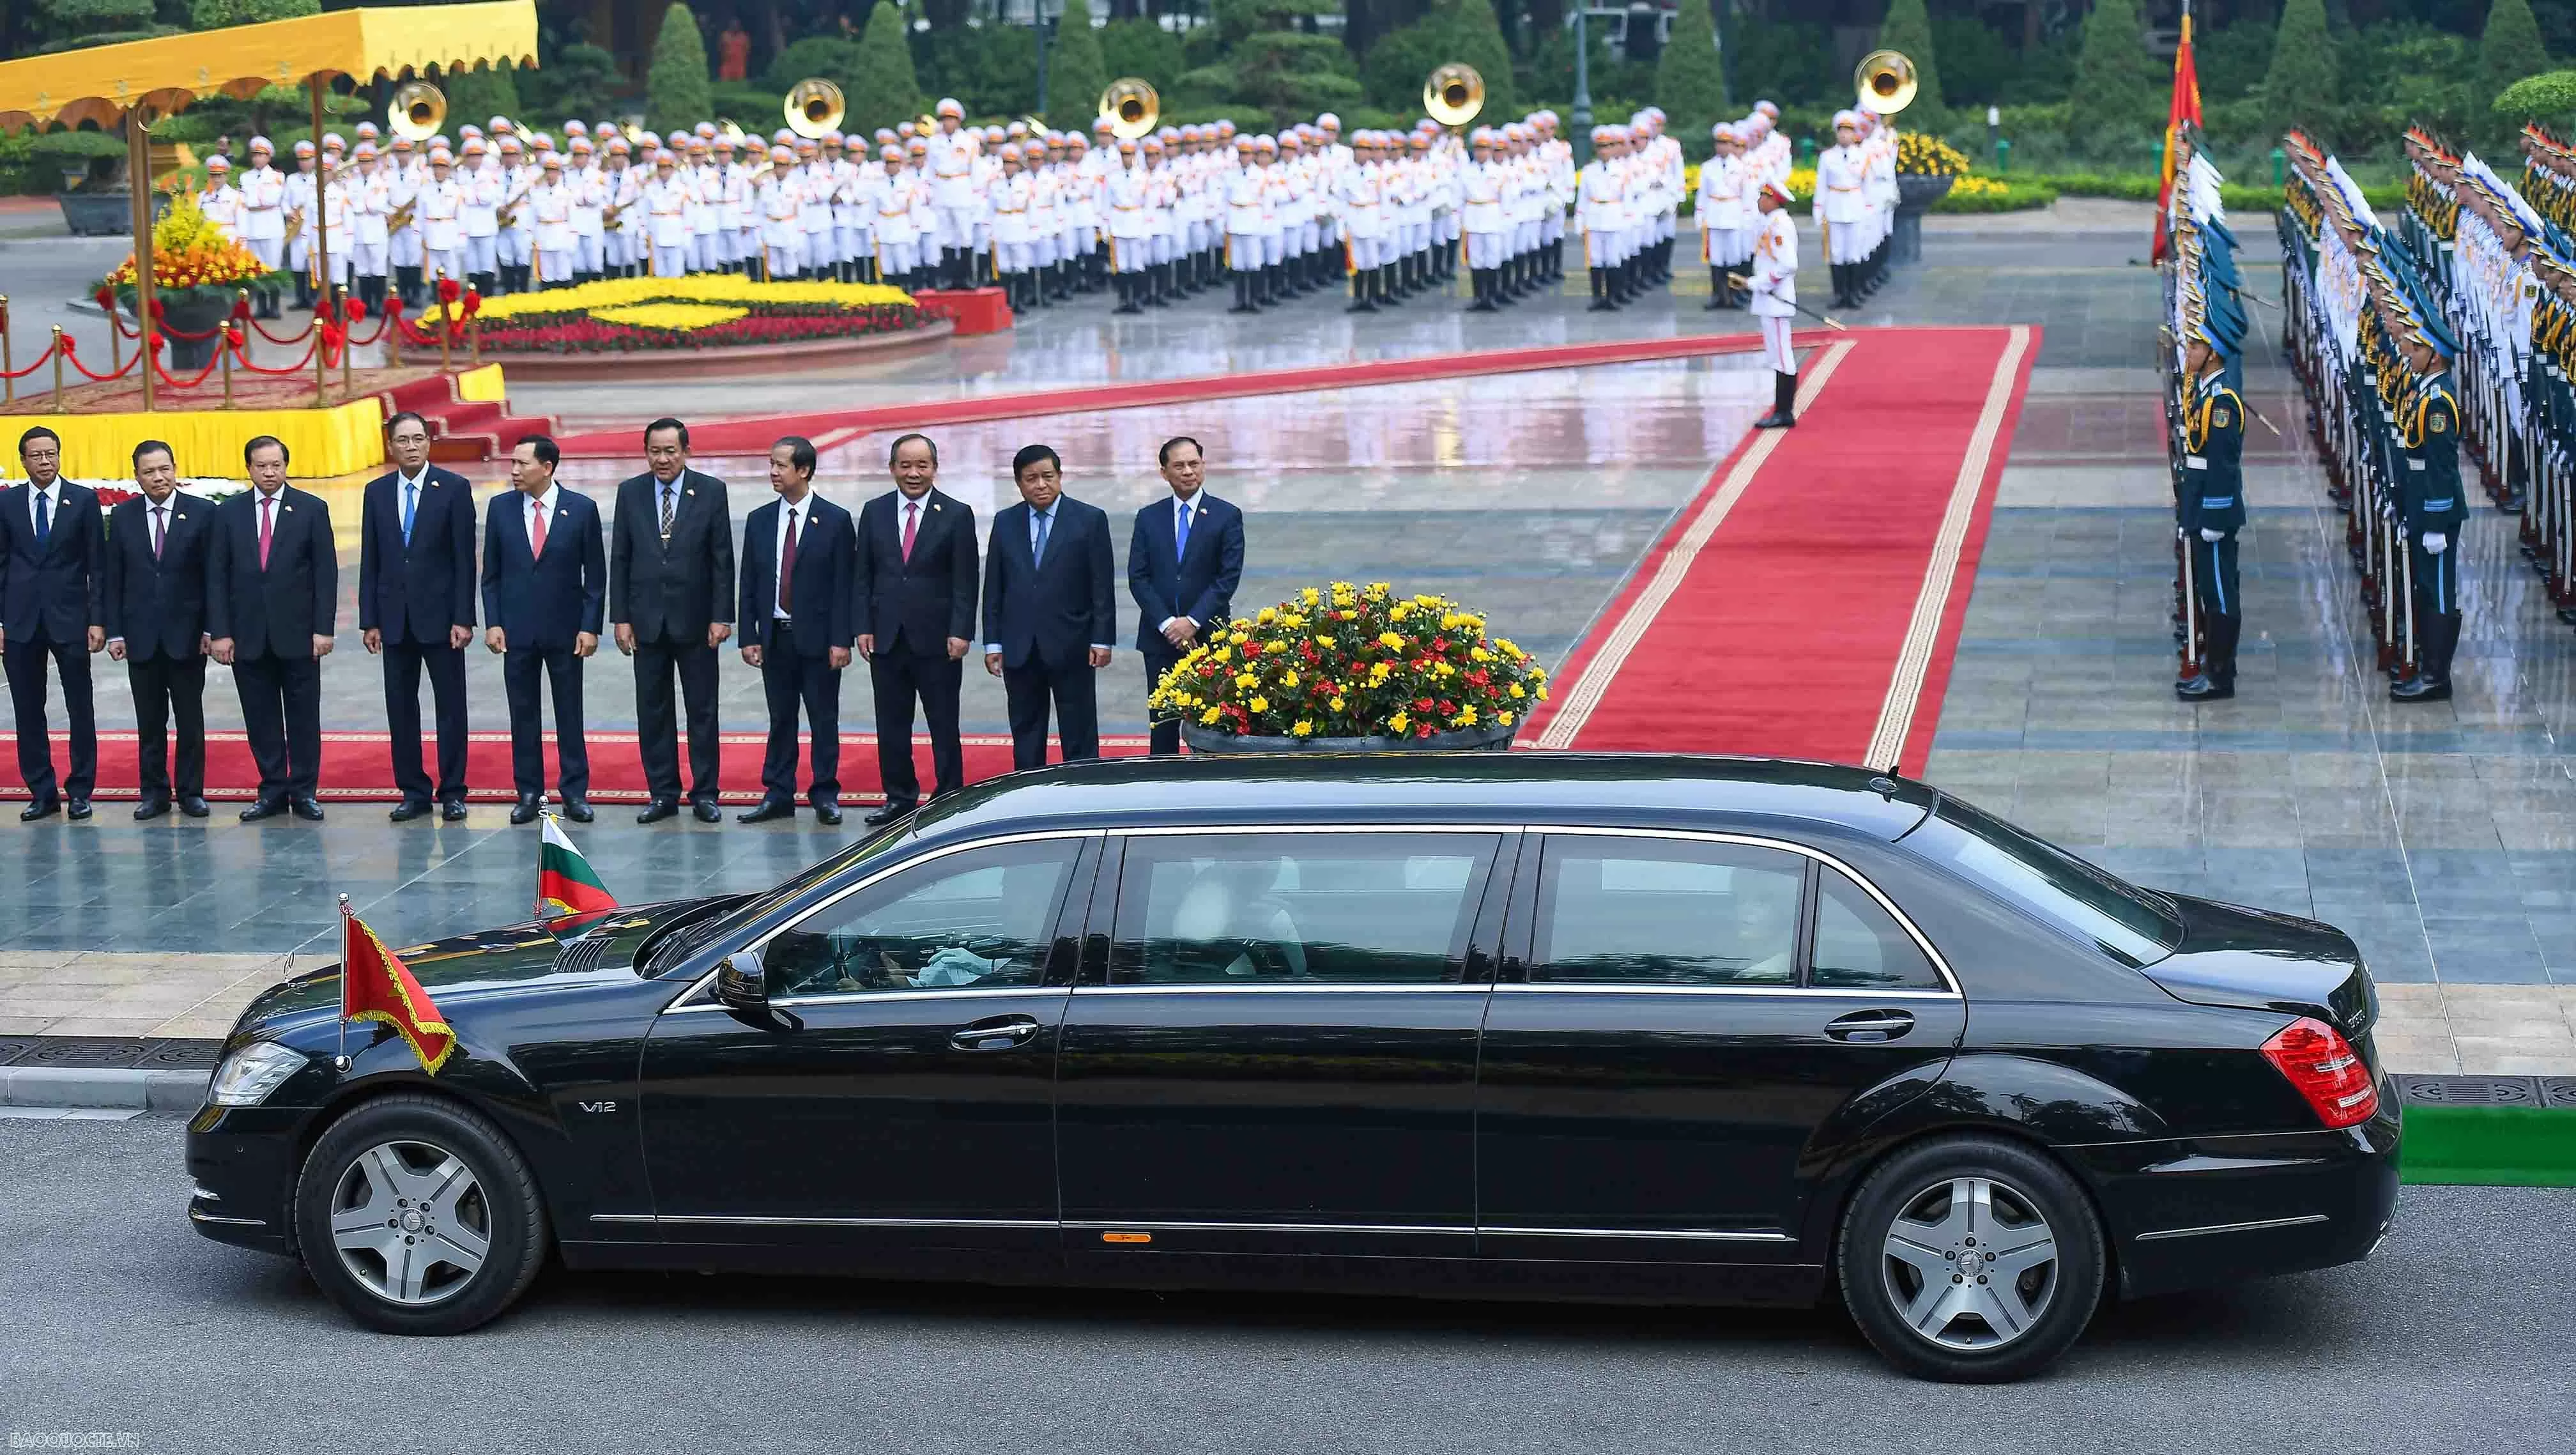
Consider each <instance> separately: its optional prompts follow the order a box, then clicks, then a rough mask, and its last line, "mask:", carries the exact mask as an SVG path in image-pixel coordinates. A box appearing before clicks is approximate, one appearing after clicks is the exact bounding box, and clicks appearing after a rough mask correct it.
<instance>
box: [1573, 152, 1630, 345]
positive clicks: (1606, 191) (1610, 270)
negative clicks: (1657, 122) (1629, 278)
mask: <svg viewBox="0 0 2576 1455" xmlns="http://www.w3.org/2000/svg"><path fill="white" fill-rule="evenodd" d="M1623 143H1624V133H1622V132H1621V131H1620V129H1619V128H1618V127H1615V126H1596V127H1594V128H1592V160H1591V161H1590V162H1588V163H1586V164H1585V165H1584V168H1583V172H1582V175H1581V176H1580V177H1579V178H1578V179H1577V182H1576V192H1575V199H1574V220H1575V223H1576V225H1577V226H1578V227H1580V228H1581V229H1582V231H1583V262H1584V266H1585V267H1587V268H1588V269H1590V270H1591V274H1592V304H1591V308H1590V310H1589V311H1591V312H1593V313H1607V312H1609V311H1610V310H1612V309H1614V308H1617V307H1618V306H1619V305H1620V304H1622V303H1625V302H1627V301H1628V297H1629V294H1628V289H1627V287H1626V283H1625V279H1624V269H1623V266H1622V265H1623V264H1624V263H1625V261H1626V259H1625V258H1623V257H1622V256H1621V255H1620V248H1621V242H1622V233H1623V232H1624V231H1625V230H1626V228H1627V226H1628V211H1627V195H1626V186H1625V181H1624V178H1623V177H1622V174H1621V173H1622V169H1621V168H1620V166H1619V161H1620V159H1621V158H1622V157H1624V156H1625V155H1627V148H1626V146H1625V145H1624V144H1623Z"/></svg>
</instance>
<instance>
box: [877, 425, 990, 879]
mask: <svg viewBox="0 0 2576 1455" xmlns="http://www.w3.org/2000/svg"><path fill="white" fill-rule="evenodd" d="M887 464H888V466H889V467H890V468H891V469H892V470H893V471H894V489H892V490H890V491H887V492H886V493H885V494H883V495H880V496H878V497H877V498H876V499H874V500H871V501H869V502H868V503H867V504H866V505H864V506H862V507H860V509H859V587H858V598H859V653H860V655H862V656H864V657H866V658H867V659H868V680H869V682H870V684H871V685H873V686H874V687H875V688H876V699H877V774H878V777H879V779H880V780H881V781H883V783H884V784H885V806H884V807H882V808H880V809H878V810H877V811H876V812H874V813H872V814H869V815H868V817H867V824H868V827H870V828H875V827H878V826H879V825H882V824H888V823H892V822H894V821H895V820H896V819H899V818H901V817H903V816H904V815H905V814H907V813H910V812H912V810H913V808H914V807H915V806H916V805H917V804H919V803H920V802H921V775H920V774H919V772H918V771H916V770H915V768H914V767H913V762H912V709H913V702H914V700H915V699H916V698H918V699H919V701H920V704H921V715H922V717H923V718H924V719H926V720H927V721H928V723H929V725H930V762H931V766H932V769H933V770H934V772H935V775H936V776H935V777H934V779H933V781H932V789H931V796H932V797H934V798H935V797H937V796H939V795H940V794H942V793H955V792H956V791H957V790H959V789H961V788H963V787H965V786H966V752H965V749H964V747H963V746H962V745H961V744H960V743H959V741H958V737H957V696H958V690H959V688H960V686H961V685H962V684H963V682H964V678H965V671H966V653H967V652H968V651H970V650H972V649H973V647H974V645H975V509H974V507H973V506H970V505H968V504H966V503H965V502H964V501H962V500H959V499H957V498H956V497H954V496H952V495H950V494H948V493H947V492H946V491H944V490H941V489H940V488H939V486H938V480H939V446H937V445H935V444H933V443H931V440H930V437H929V436H928V435H918V434H908V435H905V436H904V437H903V438H901V439H899V440H896V441H895V442H894V450H893V452H892V454H891V455H890V457H889V458H888V460H887Z"/></svg>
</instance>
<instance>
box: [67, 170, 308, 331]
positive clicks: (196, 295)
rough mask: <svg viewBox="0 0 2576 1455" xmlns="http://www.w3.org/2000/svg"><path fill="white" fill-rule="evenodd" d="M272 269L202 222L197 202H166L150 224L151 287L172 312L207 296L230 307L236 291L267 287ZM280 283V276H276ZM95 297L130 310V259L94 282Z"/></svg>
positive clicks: (185, 197)
mask: <svg viewBox="0 0 2576 1455" xmlns="http://www.w3.org/2000/svg"><path fill="white" fill-rule="evenodd" d="M270 276H271V275H270V269H269V268H268V266H267V265H266V264H264V263H262V262H260V260H259V255H258V254H256V253H254V252H252V251H251V250H250V249H249V248H246V247H244V246H242V245H241V243H239V242H237V241H235V240H234V238H233V237H232V235H231V234H230V233H227V232H225V231H224V230H223V229H222V228H220V227H217V226H216V225H214V224H213V223H211V222H208V221H207V220H206V214H205V213H204V212H203V211H202V210H201V209H199V208H198V206H197V199H196V198H195V197H192V196H190V195H188V194H187V193H185V192H182V193H180V194H178V195H177V196H174V197H172V198H171V199H170V210H169V211H168V212H166V213H164V214H162V217H161V220H160V221H158V222H156V223H154V224H152V287H153V291H154V293H155V295H156V296H157V297H159V298H160V299H161V300H162V301H163V302H164V303H166V304H168V305H169V306H171V307H173V308H176V307H179V306H181V305H183V304H186V303H189V302H193V301H197V300H199V299H201V298H204V297H206V295H207V293H209V292H211V293H212V294H214V295H215V296H217V297H219V298H220V299H221V301H223V302H224V303H226V304H227V305H229V304H230V303H231V302H232V299H233V292H234V290H235V289H239V288H248V287H252V286H254V285H256V284H260V283H264V282H267V281H268V280H269V278H270ZM278 276H279V279H280V280H281V281H282V280H283V275H282V274H281V275H278ZM92 291H93V293H112V294H114V295H115V296H116V297H117V298H119V299H121V300H123V301H124V302H126V303H127V304H128V305H129V306H130V305H131V304H132V302H133V299H134V255H133V254H132V253H127V254H126V255H125V261H124V262H122V263H119V264H117V266H116V271H115V272H113V273H110V274H108V275H107V276H106V277H104V278H101V279H100V280H99V281H98V286H97V288H95V289H93V290H92Z"/></svg>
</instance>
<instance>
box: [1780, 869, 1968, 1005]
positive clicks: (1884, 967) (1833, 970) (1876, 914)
mask: <svg viewBox="0 0 2576 1455" xmlns="http://www.w3.org/2000/svg"><path fill="white" fill-rule="evenodd" d="M1807 966H1808V969H1807V976H1808V980H1807V983H1808V984H1810V985H1821V986H1825V987H1827V988H1829V989H1837V990H1940V989H1943V988H1944V987H1943V985H1942V984H1941V976H1940V972H1938V971H1936V970H1934V969H1933V968H1932V960H1931V957H1930V956H1928V955H1925V954H1924V953H1923V947H1922V946H1920V945H1918V944H1916V943H1914V937H1913V936H1912V935H1909V934H1907V933H1906V932H1905V929H1904V927H1903V926H1901V925H1899V924H1898V923H1897V922H1896V917H1895V916H1893V915H1891V914H1889V913H1888V912H1887V911H1886V910H1885V909H1884V908H1882V907H1880V905H1879V902H1878V901H1877V900H1875V899H1872V898H1870V897H1869V894H1868V892H1867V891H1865V890H1863V889H1862V888H1861V887H1860V886H1859V885H1857V884H1854V883H1853V882H1851V881H1850V880H1849V879H1846V878H1844V877H1843V876H1842V874H1841V873H1840V872H1839V871H1837V870H1834V869H1824V870H1821V871H1820V872H1819V873H1818V874H1817V875H1816V937H1815V943H1814V945H1813V947H1812V948H1811V949H1810V950H1809V951H1808V955H1807Z"/></svg>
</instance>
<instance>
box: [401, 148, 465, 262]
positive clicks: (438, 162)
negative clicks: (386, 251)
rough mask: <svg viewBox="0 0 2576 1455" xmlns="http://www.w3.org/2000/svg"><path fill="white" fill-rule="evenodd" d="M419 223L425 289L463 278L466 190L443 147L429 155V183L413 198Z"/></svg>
mask: <svg viewBox="0 0 2576 1455" xmlns="http://www.w3.org/2000/svg"><path fill="white" fill-rule="evenodd" d="M412 209H413V211H414V213H415V214H416V215H417V216H418V218H419V221H420V272H421V282H422V283H423V285H424V286H426V285H430V284H435V283H438V282H441V281H462V280H463V278H464V277H465V264H466V255H465V226H464V217H465V187H464V184H462V183H460V182H458V181H457V180H456V159H455V158H454V157H452V156H450V155H448V151H447V148H445V147H432V148H431V149H430V153H429V180H427V181H425V182H423V183H421V184H420V188H419V190H418V191H417V192H415V193H414V194H413V195H412Z"/></svg>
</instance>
